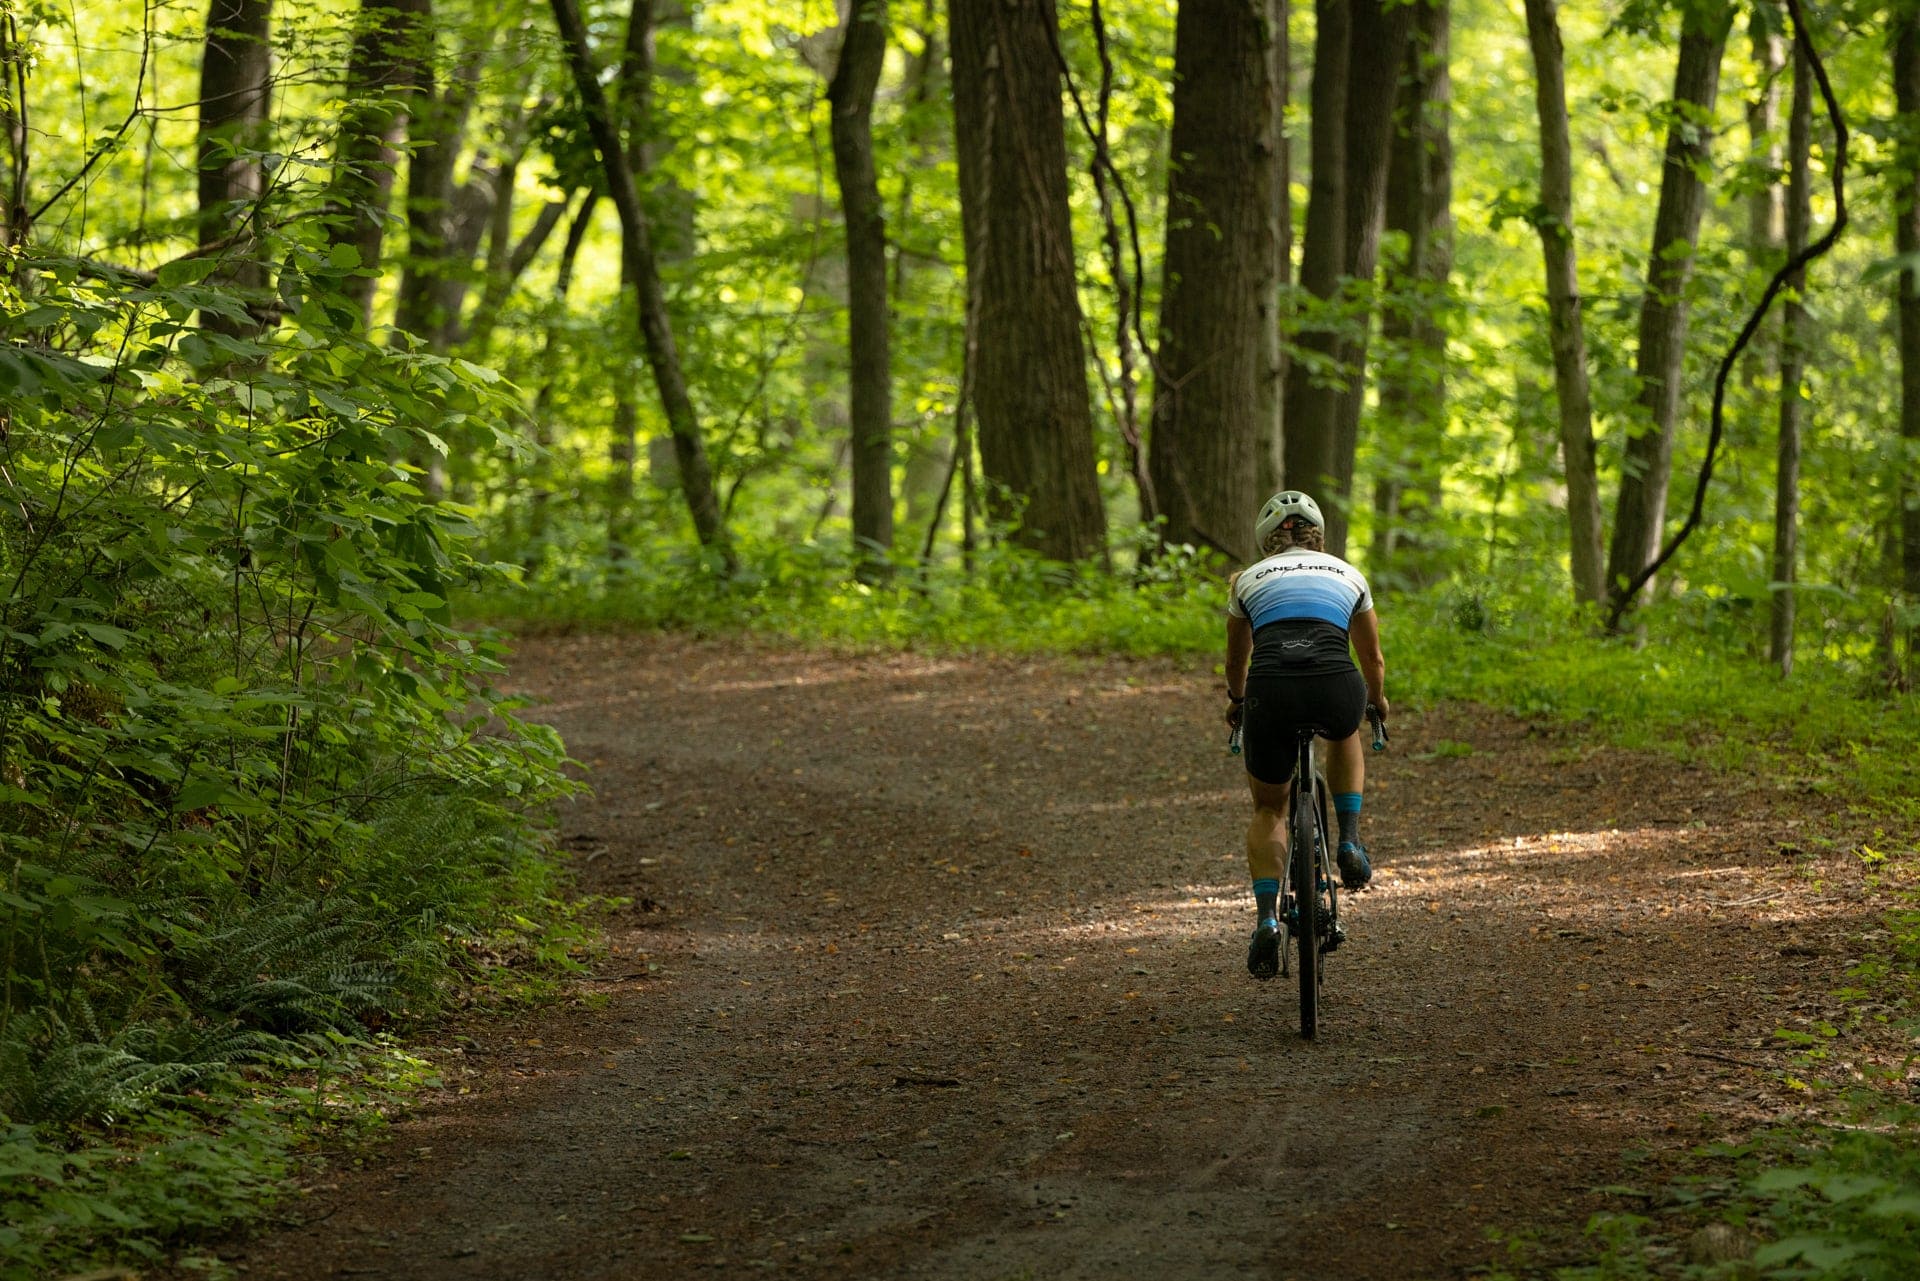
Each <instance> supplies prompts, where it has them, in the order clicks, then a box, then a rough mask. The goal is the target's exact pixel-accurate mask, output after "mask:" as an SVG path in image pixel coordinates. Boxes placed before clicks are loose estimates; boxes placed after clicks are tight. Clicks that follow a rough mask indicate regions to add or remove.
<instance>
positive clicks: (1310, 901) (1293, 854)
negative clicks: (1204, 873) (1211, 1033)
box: [1280, 730, 1340, 1038]
mask: <svg viewBox="0 0 1920 1281" xmlns="http://www.w3.org/2000/svg"><path fill="white" fill-rule="evenodd" d="M1313 740H1314V734H1313V732H1312V731H1310V730H1309V731H1304V732H1303V733H1302V734H1301V736H1300V745H1299V749H1298V752H1297V754H1296V756H1295V758H1294V768H1293V791H1292V797H1291V799H1290V801H1289V803H1288V809H1287V876H1286V879H1285V881H1284V882H1283V891H1282V892H1283V894H1284V896H1285V897H1284V899H1283V902H1282V910H1281V914H1280V919H1281V923H1282V928H1283V929H1285V930H1286V937H1285V938H1284V939H1283V941H1282V944H1281V950H1280V966H1281V969H1280V972H1281V973H1282V974H1285V973H1287V972H1288V966H1287V950H1288V946H1289V945H1291V946H1292V947H1294V948H1296V949H1297V950H1298V951H1299V955H1300V971H1299V979H1300V1034H1301V1035H1302V1036H1305V1037H1309V1038H1311V1037H1312V1036H1313V1035H1314V1033H1315V1032H1316V1031H1317V1030H1318V1027H1319V1017H1320V983H1321V978H1322V974H1323V969H1322V967H1323V965H1324V961H1323V960H1322V958H1323V957H1324V956H1325V954H1326V953H1327V952H1328V951H1330V950H1332V947H1333V946H1337V940H1338V938H1339V937H1340V936H1339V927H1340V891H1339V881H1338V878H1337V877H1335V876H1334V874H1333V864H1332V856H1331V850H1330V848H1329V843H1328V841H1327V812H1326V811H1327V788H1326V782H1325V780H1324V779H1323V778H1322V777H1321V775H1320V772H1319V770H1317V769H1316V768H1315V767H1314V761H1313Z"/></svg>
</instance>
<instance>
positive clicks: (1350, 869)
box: [1335, 841, 1373, 890]
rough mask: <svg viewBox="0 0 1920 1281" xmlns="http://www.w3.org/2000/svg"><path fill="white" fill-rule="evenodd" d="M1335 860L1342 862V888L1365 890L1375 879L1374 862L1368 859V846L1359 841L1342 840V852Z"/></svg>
mask: <svg viewBox="0 0 1920 1281" xmlns="http://www.w3.org/2000/svg"><path fill="white" fill-rule="evenodd" d="M1335 861H1336V862H1338V863H1339V864H1340V887H1341V888H1342V889H1347V890H1364V889H1366V888H1367V883H1368V882H1369V881H1371V880H1372V879H1373V864H1372V863H1370V862H1368V861H1367V847H1366V846H1364V845H1362V844H1361V843H1360V842H1358V841H1342V842H1340V852H1339V854H1338V855H1337V856H1336V857H1335Z"/></svg>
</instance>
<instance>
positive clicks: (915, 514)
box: [892, 0, 953, 529]
mask: <svg viewBox="0 0 1920 1281" xmlns="http://www.w3.org/2000/svg"><path fill="white" fill-rule="evenodd" d="M938 14H939V10H938V8H937V7H936V5H935V4H934V0H921V12H920V20H919V23H918V27H917V30H916V33H915V34H917V35H918V36H919V38H920V52H919V53H918V54H916V55H914V56H913V57H911V58H909V59H908V60H907V66H906V73H905V77H904V82H903V84H902V85H901V89H900V97H901V99H902V100H903V101H904V102H905V104H906V109H905V121H904V125H903V132H904V134H905V141H906V146H907V149H908V155H909V156H910V159H909V160H908V162H907V164H906V165H905V166H903V167H902V169H901V171H900V172H899V174H898V179H899V183H900V198H899V201H898V202H897V203H896V204H895V205H894V218H893V222H894V229H895V231H894V237H895V240H896V244H895V246H894V252H893V284H892V290H893V307H892V314H894V315H896V316H897V315H899V314H900V309H901V306H902V304H903V303H904V302H905V301H906V298H907V282H908V281H909V280H910V279H911V278H912V277H913V275H914V273H915V271H916V270H917V268H916V267H915V266H914V264H913V255H912V254H910V253H908V252H907V251H906V250H905V249H904V248H903V247H901V246H900V245H899V244H898V243H897V242H898V241H899V240H900V239H901V238H903V237H904V236H905V234H906V232H907V228H908V227H910V226H911V225H912V219H913V213H914V193H915V189H916V185H917V183H918V182H919V181H920V175H921V174H922V173H923V172H924V171H925V170H926V169H928V168H929V167H930V166H931V165H932V164H934V163H935V162H936V160H937V158H938V157H937V155H936V152H935V148H936V145H937V144H936V142H935V139H934V137H933V130H931V129H930V128H929V126H930V125H933V124H934V123H935V122H934V121H933V120H932V116H933V114H934V113H933V112H932V111H930V110H928V109H927V104H928V103H931V102H932V101H933V100H934V98H935V96H936V84H937V83H938V81H939V79H940V77H941V75H942V72H943V69H944V67H945V65H946V59H945V58H944V57H943V56H942V55H941V50H940V27H939V21H938ZM945 88H946V86H945V85H939V88H938V92H939V93H941V94H944V91H945ZM952 453H953V448H952V445H951V444H949V443H947V442H946V441H944V440H942V439H934V440H928V439H926V438H925V436H924V434H920V433H916V436H915V437H914V438H913V439H910V441H909V443H908V445H907V462H906V466H905V468H904V469H903V472H902V475H901V480H900V488H901V491H902V494H901V497H902V498H903V499H904V500H905V508H906V511H905V516H906V522H907V524H908V526H909V527H911V528H914V529H920V528H923V527H927V526H930V524H931V522H932V519H933V513H934V511H935V510H936V508H937V507H939V506H942V505H944V499H942V498H938V497H937V495H944V493H945V492H946V490H945V488H943V484H944V483H945V481H946V478H947V477H948V476H949V475H950V472H951V469H950V467H949V463H950V462H951V459H952Z"/></svg>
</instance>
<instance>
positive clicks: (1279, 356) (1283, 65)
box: [1254, 0, 1293, 500]
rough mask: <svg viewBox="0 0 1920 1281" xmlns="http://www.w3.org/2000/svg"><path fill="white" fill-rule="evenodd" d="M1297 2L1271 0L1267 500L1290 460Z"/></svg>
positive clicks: (1260, 469) (1262, 457)
mask: <svg viewBox="0 0 1920 1281" xmlns="http://www.w3.org/2000/svg"><path fill="white" fill-rule="evenodd" d="M1291 7H1292V4H1291V0H1266V20H1267V33H1268V40H1267V85H1268V87H1269V89H1270V91H1271V92H1270V100H1269V102H1268V103H1267V125H1266V132H1267V138H1268V143H1267V145H1268V146H1269V147H1271V148H1272V150H1273V156H1274V174H1273V204H1272V207H1271V208H1270V210H1269V213H1268V216H1269V218H1270V219H1271V220H1272V223H1273V228H1272V230H1271V231H1270V232H1269V233H1268V242H1269V244H1270V245H1271V246H1272V250H1273V266H1272V268H1271V272H1270V274H1271V275H1272V277H1273V297H1272V300H1271V304H1270V312H1269V314H1268V316H1267V317H1266V319H1265V320H1263V321H1262V322H1261V332H1260V340H1261V344H1262V347H1263V349H1264V352H1265V360H1266V366H1267V374H1266V377H1265V379H1264V381H1263V384H1262V387H1261V395H1262V397H1263V399H1264V402H1265V403H1263V404H1262V405H1261V408H1260V416H1261V419H1262V421H1263V422H1265V423H1266V424H1267V427H1266V433H1267V434H1266V438H1265V439H1264V440H1262V441H1261V444H1260V454H1259V457H1258V458H1257V459H1256V460H1255V465H1256V471H1257V477H1256V479H1255V481H1254V493H1255V494H1256V495H1258V496H1260V497H1261V498H1262V499H1263V500H1264V498H1265V496H1266V495H1268V494H1271V493H1273V492H1274V491H1275V490H1277V489H1279V488H1280V475H1281V471H1282V469H1283V468H1284V466H1285V461H1286V457H1285V456H1286V443H1287V416H1286V397H1287V349H1286V345H1285V343H1284V342H1283V341H1282V334H1281V326H1282V325H1283V324H1284V323H1285V322H1284V321H1283V320H1282V314H1283V307H1282V303H1283V300H1284V299H1285V298H1286V294H1287V287H1288V284H1289V283H1290V282H1291V281H1292V279H1293V144H1292V142H1291V140H1289V139H1288V137H1287V103H1288V102H1289V101H1291V99H1292V93H1293V61H1292V60H1293V46H1292V43H1291V41H1290V40H1289V38H1288V35H1287V21H1288V14H1289V12H1290V10H1291Z"/></svg>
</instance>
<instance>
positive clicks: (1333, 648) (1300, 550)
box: [1227, 547, 1373, 676]
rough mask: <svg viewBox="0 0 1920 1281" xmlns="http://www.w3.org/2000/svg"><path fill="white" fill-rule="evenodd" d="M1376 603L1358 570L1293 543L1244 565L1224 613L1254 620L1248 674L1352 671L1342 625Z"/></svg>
mask: <svg viewBox="0 0 1920 1281" xmlns="http://www.w3.org/2000/svg"><path fill="white" fill-rule="evenodd" d="M1372 608H1373V592H1372V591H1371V590H1370V589H1369V588H1368V586H1367V580H1366V577H1365V576H1364V575H1362V574H1361V573H1360V571H1359V570H1357V569H1355V568H1354V567H1353V566H1351V565H1349V564H1347V562H1345V561H1344V560H1341V559H1340V558H1339V557H1338V556H1330V555H1328V554H1327V553H1326V552H1316V551H1310V550H1308V549H1307V548H1305V547H1292V548H1289V549H1287V550H1286V551H1283V552H1280V553H1278V554H1277V555H1273V556H1269V557H1267V558H1266V559H1265V560H1263V561H1259V562H1257V563H1255V564H1253V565H1249V566H1248V567H1247V568H1246V570H1245V571H1244V572H1243V573H1241V575H1240V576H1239V577H1238V578H1237V579H1235V580H1234V584H1233V591H1232V594H1231V596H1230V598H1229V599H1228V602H1227V612H1228V613H1229V614H1231V615H1233V616H1234V617H1235V618H1244V619H1247V620H1248V621H1249V622H1251V623H1252V624H1253V661H1252V663H1251V665H1250V666H1249V668H1248V675H1249V676H1265V675H1276V676H1277V675H1293V676H1319V675H1329V674H1332V673H1334V672H1343V671H1351V670H1352V669H1353V658H1352V655H1351V654H1350V653H1349V651H1348V648H1347V630H1348V628H1349V626H1350V625H1351V624H1352V621H1353V616H1354V615H1355V614H1359V613H1364V612H1365V611H1367V610H1370V609H1372Z"/></svg>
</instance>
